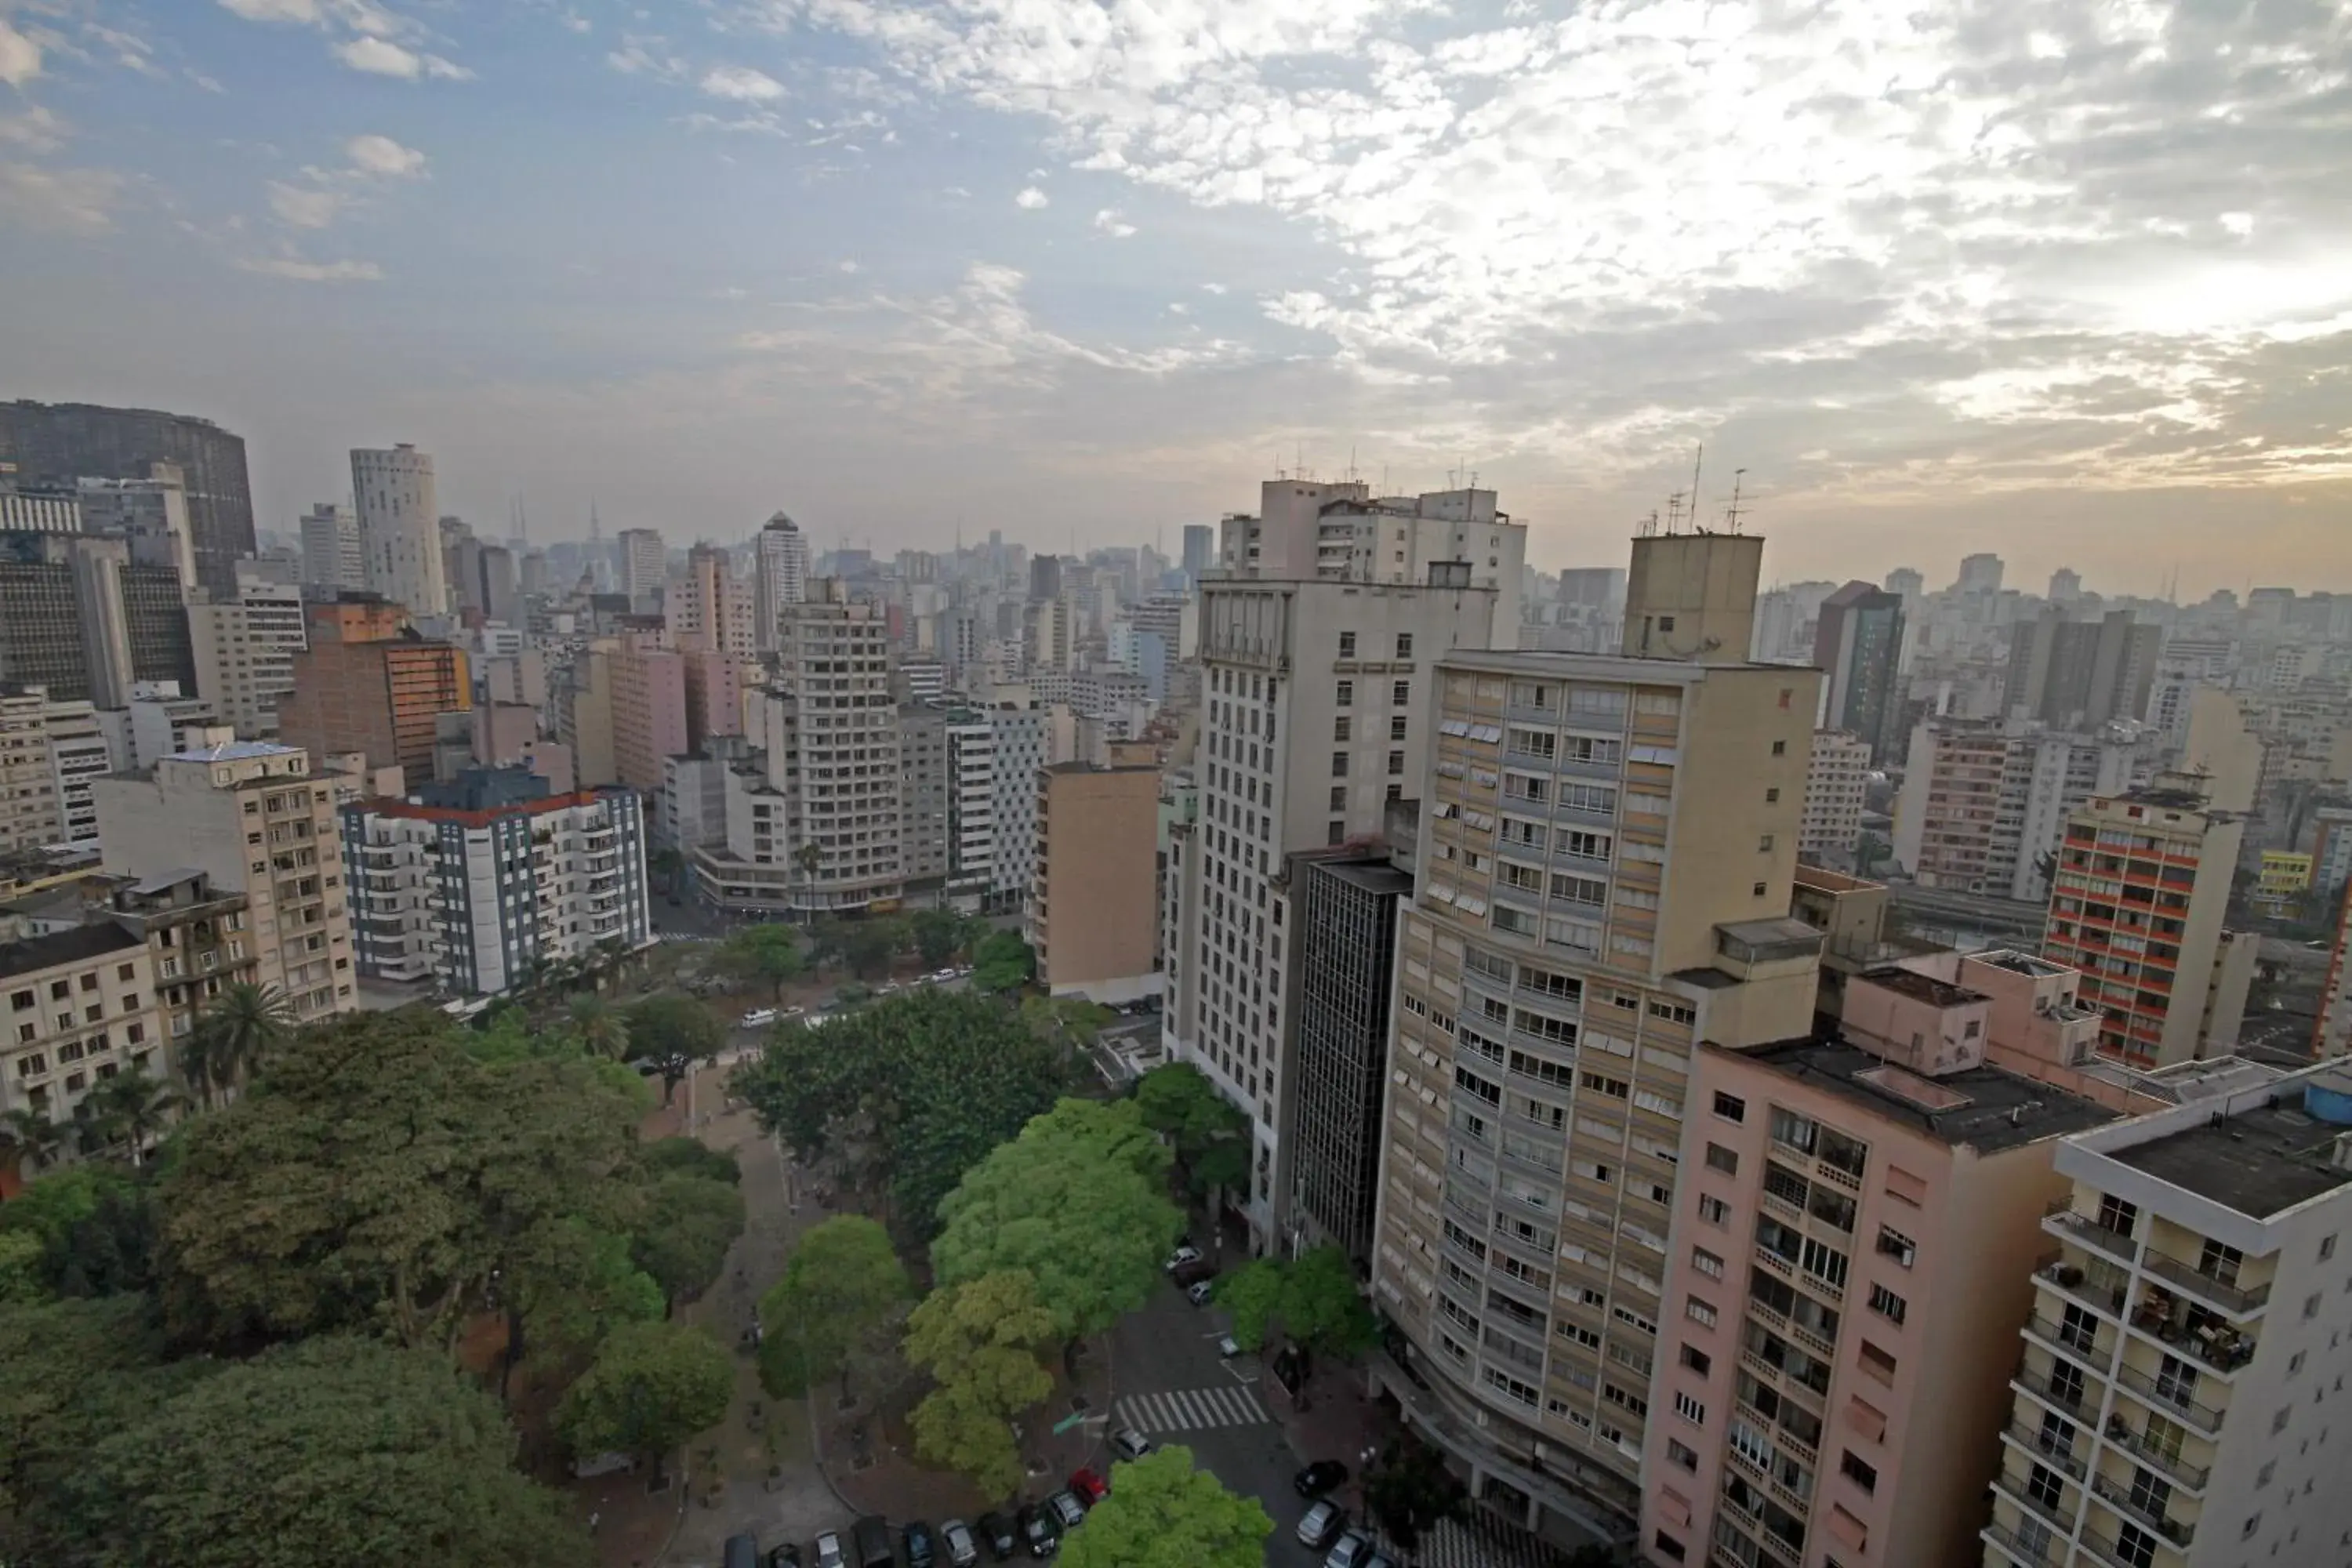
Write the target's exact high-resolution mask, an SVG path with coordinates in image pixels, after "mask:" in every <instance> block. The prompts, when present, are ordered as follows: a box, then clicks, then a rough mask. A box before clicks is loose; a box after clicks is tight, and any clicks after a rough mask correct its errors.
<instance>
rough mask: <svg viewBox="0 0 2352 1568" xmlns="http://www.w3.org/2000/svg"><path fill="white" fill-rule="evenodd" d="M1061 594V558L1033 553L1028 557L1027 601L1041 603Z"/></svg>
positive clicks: (1056, 597)
mask: <svg viewBox="0 0 2352 1568" xmlns="http://www.w3.org/2000/svg"><path fill="white" fill-rule="evenodd" d="M1061 596H1062V558H1061V557H1060V556H1058V555H1042V554H1041V555H1034V556H1031V557H1030V559H1029V602H1030V603H1031V604H1033V605H1034V604H1041V603H1043V602H1045V600H1048V599H1058V598H1060V597H1061Z"/></svg>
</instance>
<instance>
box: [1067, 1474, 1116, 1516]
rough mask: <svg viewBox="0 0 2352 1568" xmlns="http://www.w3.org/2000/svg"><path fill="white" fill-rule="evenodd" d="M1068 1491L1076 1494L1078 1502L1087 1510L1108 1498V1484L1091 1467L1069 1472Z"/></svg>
mask: <svg viewBox="0 0 2352 1568" xmlns="http://www.w3.org/2000/svg"><path fill="white" fill-rule="evenodd" d="M1070 1489H1071V1490H1072V1491H1074V1492H1076V1493H1077V1495H1078V1500H1079V1501H1080V1502H1082V1503H1084V1504H1086V1505H1087V1507H1088V1508H1092V1507H1094V1506H1095V1504H1097V1503H1098V1502H1100V1501H1102V1500H1103V1499H1105V1498H1107V1497H1108V1496H1110V1483H1109V1482H1108V1481H1107V1480H1105V1479H1102V1477H1101V1476H1100V1475H1099V1474H1098V1473H1097V1472H1096V1470H1095V1469H1094V1468H1093V1467H1092V1466H1088V1467H1087V1468H1085V1469H1083V1470H1072V1471H1071V1472H1070Z"/></svg>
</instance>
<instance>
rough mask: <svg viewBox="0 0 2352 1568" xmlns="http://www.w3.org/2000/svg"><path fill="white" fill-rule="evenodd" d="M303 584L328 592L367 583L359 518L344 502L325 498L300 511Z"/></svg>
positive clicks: (360, 588) (365, 558)
mask: <svg viewBox="0 0 2352 1568" xmlns="http://www.w3.org/2000/svg"><path fill="white" fill-rule="evenodd" d="M301 533H302V585H303V586H304V587H306V588H310V589H315V590H321V591H324V592H327V593H339V592H342V591H344V590H350V591H352V592H354V593H356V592H358V591H360V590H362V589H364V588H366V586H367V551H366V549H365V548H364V547H363V546H362V544H361V542H360V520H359V519H358V517H356V516H355V515H353V514H352V509H351V508H349V507H347V506H334V505H331V504H329V503H326V502H323V501H322V502H320V503H318V504H316V505H313V506H312V507H311V508H310V510H309V511H306V512H304V513H303V514H302V521H301Z"/></svg>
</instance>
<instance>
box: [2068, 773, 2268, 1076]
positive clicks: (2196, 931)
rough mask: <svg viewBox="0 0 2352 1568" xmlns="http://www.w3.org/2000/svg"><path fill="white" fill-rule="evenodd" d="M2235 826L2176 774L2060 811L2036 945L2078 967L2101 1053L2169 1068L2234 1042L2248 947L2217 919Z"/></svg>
mask: <svg viewBox="0 0 2352 1568" xmlns="http://www.w3.org/2000/svg"><path fill="white" fill-rule="evenodd" d="M2244 831H2245V824H2244V822H2243V820H2242V818H2240V817H2239V816H2237V815H2236V814H2235V813H2232V812H2224V811H2218V810H2214V809H2212V808H2210V806H2208V805H2207V804H2206V800H2205V797H2204V795H2202V794H2201V793H2200V790H2199V789H2198V788H2197V784H2196V781H2195V780H2194V779H2191V778H2189V777H2186V776H2184V775H2181V774H2178V773H2168V774H2158V777H2157V779H2156V781H2155V783H2154V784H2151V785H2149V786H2148V787H2147V788H2145V789H2132V790H2126V791H2124V792H2122V793H2120V794H2116V795H2100V796H2097V797H2095V798H2094V799H2092V800H2091V801H2090V802H2089V803H2088V804H2087V805H2084V806H2083V807H2082V809H2080V810H2078V811H2076V812H2074V814H2073V815H2072V816H2069V817H2068V818H2067V820H2066V832H2065V837H2064V840H2063V843H2062V844H2061V846H2060V847H2059V852H2058V862H2057V870H2056V875H2055V877H2054V878H2053V881H2052V884H2051V889H2050V915H2049V921H2048V924H2047V926H2046V927H2045V929H2044V931H2043V936H2042V956H2043V957H2045V958H2048V959H2049V960H2051V961H2052V962H2053V963H2064V964H2069V965H2071V966H2073V967H2074V968H2076V969H2079V970H2081V971H2082V972H2083V986H2082V999H2083V1001H2084V1003H2085V1004H2087V1005H2090V1006H2094V1007H2096V1008H2098V1009H2099V1010H2100V1011H2101V1012H2102V1013H2104V1014H2105V1016H2106V1021H2105V1024H2104V1025H2103V1026H2101V1028H2100V1030H2099V1050H2100V1053H2101V1054H2102V1055H2105V1056H2107V1057H2111V1058H2116V1059H2118V1060H2121V1061H2123V1062H2125V1063H2126V1064H2127V1065H2129V1066H2132V1067H2137V1068H2149V1067H2170V1066H2171V1065H2173V1064H2174V1063H2176V1062H2182V1061H2187V1060H2189V1059H2190V1058H2194V1057H2200V1056H2209V1055H2216V1054H2221V1053H2223V1052H2226V1051H2227V1050H2228V1049H2229V1047H2231V1046H2232V1045H2234V1044H2235V1043H2236V1041H2237V1037H2238V1027H2239V1025H2240V1023H2241V1021H2242V1017H2243V1015H2244V1012H2245V1005H2246V991H2247V986H2248V984H2249V982H2250V981H2251V979H2252V964H2253V955H2254V952H2255V950H2256V946H2257V942H2256V941H2255V939H2254V934H2253V933H2252V932H2243V933H2232V932H2231V931H2226V930H2225V929H2224V928H2223V923H2222V922H2223V921H2224V919H2225V917H2226V916H2227V914H2228V911H2229V902H2230V883H2231V878H2232V876H2233V875H2234V874H2235V872H2236V869H2237V860H2238V846H2239V842H2240V840H2241V838H2242V836H2243V834H2244Z"/></svg>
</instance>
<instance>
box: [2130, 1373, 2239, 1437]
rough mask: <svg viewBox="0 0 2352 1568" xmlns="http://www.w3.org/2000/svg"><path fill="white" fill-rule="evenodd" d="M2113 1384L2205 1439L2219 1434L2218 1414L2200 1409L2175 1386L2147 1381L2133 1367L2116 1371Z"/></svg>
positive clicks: (2185, 1392)
mask: <svg viewBox="0 0 2352 1568" xmlns="http://www.w3.org/2000/svg"><path fill="white" fill-rule="evenodd" d="M2116 1384H2117V1385H2118V1386H2119V1387H2122V1388H2124V1389H2126V1390H2128V1391H2129V1392H2130V1393H2131V1394H2133V1395H2134V1396H2135V1397H2137V1398H2138V1399H2139V1400H2141V1401H2142V1402H2143V1403H2145V1404H2147V1405H2148V1406H2149V1407H2151V1408H2152V1409H2156V1410H2160V1411H2162V1412H2163V1413H2164V1414H2165V1415H2177V1416H2179V1417H2180V1418H2181V1419H2182V1420H2184V1421H2186V1422H2188V1423H2189V1425H2190V1426H2194V1427H2196V1428H2197V1429H2198V1430H2199V1431H2200V1432H2202V1433H2204V1434H2205V1435H2206V1436H2213V1435H2214V1434H2216V1433H2218V1432H2220V1431H2221V1419H2222V1412H2221V1411H2219V1410H2216V1409H2214V1408H2213V1407H2212V1406H2211V1405H2200V1404H2198V1403H2197V1401H2196V1400H2194V1399H2192V1398H2190V1397H2189V1394H2188V1392H2187V1391H2186V1390H2185V1389H2183V1388H2181V1387H2180V1386H2179V1384H2176V1383H2171V1382H2168V1381H2166V1380H2164V1379H2161V1378H2154V1377H2150V1376H2149V1375H2148V1374H2147V1373H2144V1372H2142V1371H2140V1370H2139V1368H2137V1367H2136V1366H2123V1367H2118V1368H2117V1369H2116Z"/></svg>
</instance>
